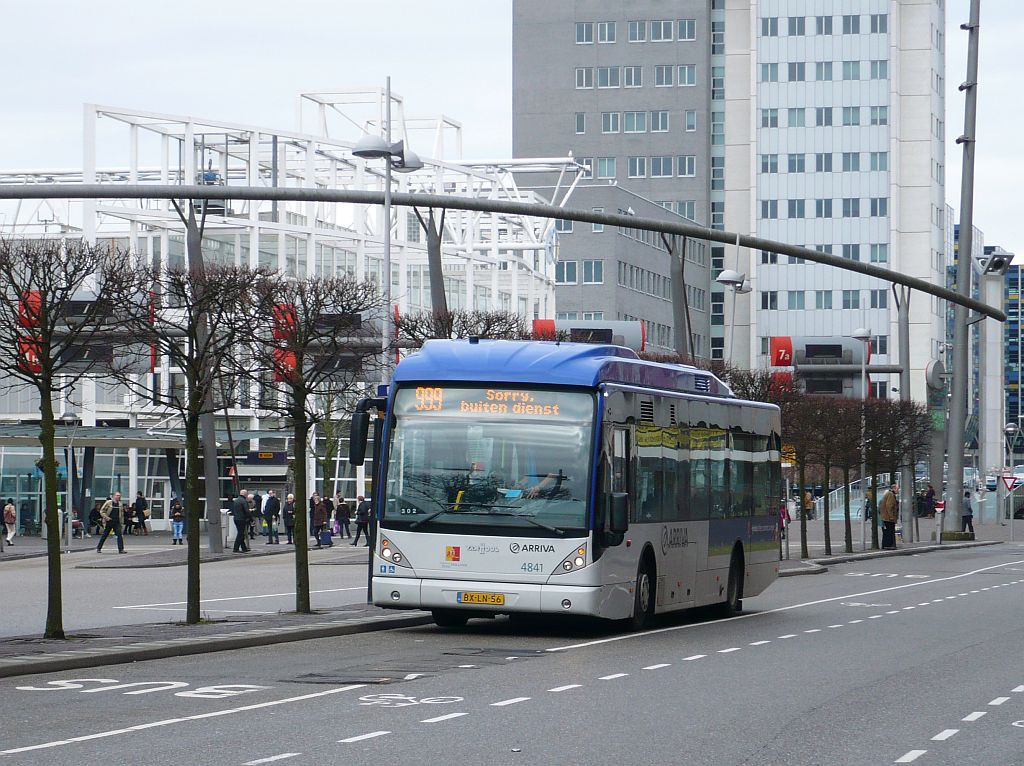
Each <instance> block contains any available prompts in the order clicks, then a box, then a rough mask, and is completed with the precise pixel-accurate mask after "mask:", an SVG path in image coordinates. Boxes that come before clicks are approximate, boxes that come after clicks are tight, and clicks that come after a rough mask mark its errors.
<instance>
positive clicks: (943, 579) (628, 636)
mask: <svg viewBox="0 0 1024 766" xmlns="http://www.w3.org/2000/svg"><path fill="white" fill-rule="evenodd" d="M1013 564H1024V559H1021V560H1018V561H1010V562H1007V563H1004V564H994V565H993V566H989V567H982V568H980V569H972V570H971V571H970V572H963V573H962V574H958V575H950V576H949V577H940V578H938V579H935V580H931V579H929V580H918V581H917V582H910V583H904V584H903V585H893V586H892V587H890V588H880V589H878V590H872V591H865V592H863V593H848V594H846V595H843V596H833V597H832V598H822V599H818V600H817V601H805V602H804V603H801V604H791V605H790V606H780V607H778V608H777V609H766V610H765V611H763V612H751V613H749V614H738V615H736V616H735V617H725V618H723V619H721V620H713V621H710V622H700V623H693V624H689V625H673V626H670V627H667V628H655V629H654V630H645V631H642V632H639V633H626V634H624V635H621V636H612V637H611V638H600V639H596V640H594V641H584V642H582V643H579V644H567V645H565V646H553V647H551V648H550V649H546V650H545V651H548V652H564V651H568V650H570V649H583V648H586V647H588V646H597V645H599V644H610V643H612V642H614V641H626V640H629V639H634V638H643V637H645V636H653V635H655V634H657V633H668V632H670V631H676V630H692V629H693V628H700V627H705V626H708V625H722V624H724V623H726V622H731V621H733V620H749V619H751V618H753V617H764V616H765V615H769V614H776V613H778V612H789V611H791V610H793V609H803V608H805V607H808V606H817V605H818V604H829V603H832V602H833V601H846V600H847V599H851V598H860V597H862V596H873V595H875V594H876V593H890V592H892V591H894V590H904V589H905V588H919V587H921V586H922V585H937V584H938V583H941V582H948V581H949V580H959V579H961V578H964V577H970V576H972V575H976V574H980V573H982V572H988V571H990V570H992V569H1002V568H1004V567H1008V566H1011V565H1013Z"/></svg>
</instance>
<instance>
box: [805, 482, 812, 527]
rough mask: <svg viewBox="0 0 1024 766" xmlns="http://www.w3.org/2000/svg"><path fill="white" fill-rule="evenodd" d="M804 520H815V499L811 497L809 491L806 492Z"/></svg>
mask: <svg viewBox="0 0 1024 766" xmlns="http://www.w3.org/2000/svg"><path fill="white" fill-rule="evenodd" d="M804 518H805V519H807V520H810V519H813V518H814V498H812V497H811V491H810V490H809V489H805V490H804Z"/></svg>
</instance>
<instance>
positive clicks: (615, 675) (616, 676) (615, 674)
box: [597, 673, 629, 681]
mask: <svg viewBox="0 0 1024 766" xmlns="http://www.w3.org/2000/svg"><path fill="white" fill-rule="evenodd" d="M628 675H629V673H612V674H611V675H610V676H601V677H600V678H599V679H597V680H598V681H611V680H613V679H616V678H623V677H625V676H628Z"/></svg>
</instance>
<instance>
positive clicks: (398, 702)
mask: <svg viewBox="0 0 1024 766" xmlns="http://www.w3.org/2000/svg"><path fill="white" fill-rule="evenodd" d="M462 699H463V698H462V697H423V698H422V699H416V698H415V697H410V696H409V695H407V694H367V695H366V696H365V697H360V698H359V704H360V705H378V706H380V707H408V706H409V705H447V704H449V703H452V702H462Z"/></svg>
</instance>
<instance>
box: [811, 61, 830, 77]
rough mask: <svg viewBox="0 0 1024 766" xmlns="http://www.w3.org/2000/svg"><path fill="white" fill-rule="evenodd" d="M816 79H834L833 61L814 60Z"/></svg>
mask: <svg viewBox="0 0 1024 766" xmlns="http://www.w3.org/2000/svg"><path fill="white" fill-rule="evenodd" d="M814 79H815V80H822V81H826V80H831V79H832V62H831V61H815V62H814Z"/></svg>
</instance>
